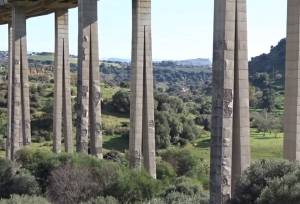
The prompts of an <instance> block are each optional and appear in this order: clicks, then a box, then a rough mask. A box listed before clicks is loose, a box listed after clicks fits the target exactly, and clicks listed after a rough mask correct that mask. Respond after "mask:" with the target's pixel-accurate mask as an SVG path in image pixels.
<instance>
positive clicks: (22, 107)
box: [9, 6, 31, 157]
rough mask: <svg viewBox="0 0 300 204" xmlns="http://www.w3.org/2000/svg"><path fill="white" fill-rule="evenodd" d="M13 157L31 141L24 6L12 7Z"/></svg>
mask: <svg viewBox="0 0 300 204" xmlns="http://www.w3.org/2000/svg"><path fill="white" fill-rule="evenodd" d="M12 16H13V18H12V31H13V32H12V33H13V41H12V70H13V71H12V87H13V88H12V120H11V121H9V122H10V123H11V125H12V129H11V138H12V153H13V154H12V157H13V156H14V154H15V152H16V151H17V150H18V149H19V148H20V147H21V146H23V145H27V144H29V143H31V128H30V105H29V83H28V61H27V45H26V44H27V42H26V19H25V13H24V8H23V7H20V6H14V7H13V9H12Z"/></svg>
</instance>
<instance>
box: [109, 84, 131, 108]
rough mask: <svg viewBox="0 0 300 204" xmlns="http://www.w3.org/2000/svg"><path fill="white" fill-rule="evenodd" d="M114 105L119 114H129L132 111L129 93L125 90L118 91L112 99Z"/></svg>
mask: <svg viewBox="0 0 300 204" xmlns="http://www.w3.org/2000/svg"><path fill="white" fill-rule="evenodd" d="M112 105H113V107H114V109H115V111H117V112H119V113H125V114H129V111H130V99H129V92H128V91H127V90H123V89H121V90H119V91H117V92H116V93H115V94H114V95H113V97H112Z"/></svg>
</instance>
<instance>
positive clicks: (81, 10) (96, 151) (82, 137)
mask: <svg viewBox="0 0 300 204" xmlns="http://www.w3.org/2000/svg"><path fill="white" fill-rule="evenodd" d="M78 18H79V19H78V21H79V34H78V37H79V45H78V56H79V57H78V65H79V67H78V97H77V98H78V101H77V103H78V104H77V109H78V110H77V151H79V152H85V153H88V145H89V140H88V138H89V137H90V152H91V154H93V155H95V156H97V157H99V158H102V131H101V129H102V128H101V92H100V71H99V51H98V16H97V0H79V1H78Z"/></svg>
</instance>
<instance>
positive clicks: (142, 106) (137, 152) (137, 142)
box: [129, 0, 156, 178]
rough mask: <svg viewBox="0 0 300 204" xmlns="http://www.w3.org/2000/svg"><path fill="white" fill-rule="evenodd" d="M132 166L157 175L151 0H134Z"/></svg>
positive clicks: (131, 119) (130, 148) (130, 141)
mask: <svg viewBox="0 0 300 204" xmlns="http://www.w3.org/2000/svg"><path fill="white" fill-rule="evenodd" d="M132 6H133V8H132V16H133V19H132V59H131V64H132V78H131V103H130V104H131V105H130V122H131V124H130V138H129V154H130V155H129V157H130V166H131V167H133V168H140V167H141V164H142V162H143V163H144V166H145V168H146V169H147V170H148V172H149V173H150V175H151V176H152V177H154V178H155V177H156V162H155V128H154V127H155V126H154V96H153V67H152V39H151V0H133V1H132Z"/></svg>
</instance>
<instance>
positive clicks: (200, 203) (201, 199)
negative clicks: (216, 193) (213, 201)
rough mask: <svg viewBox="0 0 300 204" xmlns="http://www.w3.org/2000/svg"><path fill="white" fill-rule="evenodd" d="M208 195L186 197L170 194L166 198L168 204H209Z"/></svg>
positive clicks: (184, 195) (179, 194) (180, 194)
mask: <svg viewBox="0 0 300 204" xmlns="http://www.w3.org/2000/svg"><path fill="white" fill-rule="evenodd" d="M208 200H209V199H208V195H207V194H204V193H202V194H195V195H186V194H182V193H176V192H174V193H170V194H168V195H167V196H166V198H165V203H166V204H190V203H197V204H208Z"/></svg>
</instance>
